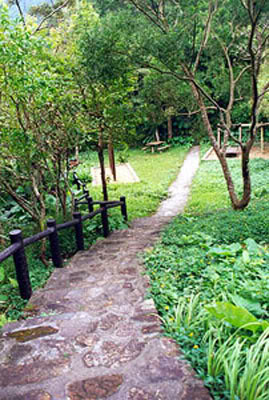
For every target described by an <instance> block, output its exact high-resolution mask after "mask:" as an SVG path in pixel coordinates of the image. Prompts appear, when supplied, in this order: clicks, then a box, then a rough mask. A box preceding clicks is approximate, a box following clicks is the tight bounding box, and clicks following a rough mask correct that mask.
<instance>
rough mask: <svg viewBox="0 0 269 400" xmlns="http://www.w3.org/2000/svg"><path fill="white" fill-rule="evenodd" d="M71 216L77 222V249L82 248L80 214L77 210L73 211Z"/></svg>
mask: <svg viewBox="0 0 269 400" xmlns="http://www.w3.org/2000/svg"><path fill="white" fill-rule="evenodd" d="M73 217H74V218H75V219H76V220H77V221H78V223H77V224H76V225H75V233H76V244H77V250H84V238H83V226H82V220H81V214H80V213H79V212H75V213H74V214H73Z"/></svg>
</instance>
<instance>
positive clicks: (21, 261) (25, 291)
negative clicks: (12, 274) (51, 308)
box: [9, 229, 32, 300]
mask: <svg viewBox="0 0 269 400" xmlns="http://www.w3.org/2000/svg"><path fill="white" fill-rule="evenodd" d="M9 237H10V240H11V243H12V244H14V243H19V244H20V248H19V249H18V250H17V251H16V252H15V253H14V254H13V259H14V264H15V268H16V276H17V281H18V284H19V290H20V295H21V297H22V298H23V299H24V300H29V299H30V297H31V295H32V288H31V282H30V277H29V271H28V265H27V260H26V256H25V252H24V246H23V240H22V234H21V230H20V229H15V230H14V231H11V232H10V234H9Z"/></svg>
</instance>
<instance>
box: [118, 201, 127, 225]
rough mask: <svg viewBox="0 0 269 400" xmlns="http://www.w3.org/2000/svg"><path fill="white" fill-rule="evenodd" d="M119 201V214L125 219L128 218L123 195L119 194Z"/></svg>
mask: <svg viewBox="0 0 269 400" xmlns="http://www.w3.org/2000/svg"><path fill="white" fill-rule="evenodd" d="M120 201H122V203H123V204H122V205H121V214H122V216H123V218H124V220H125V221H127V220H128V215H127V208H126V198H125V196H121V197H120Z"/></svg>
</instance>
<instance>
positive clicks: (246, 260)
mask: <svg viewBox="0 0 269 400" xmlns="http://www.w3.org/2000/svg"><path fill="white" fill-rule="evenodd" d="M242 257H243V262H244V264H249V263H250V257H249V252H248V251H247V250H244V251H243V254H242Z"/></svg>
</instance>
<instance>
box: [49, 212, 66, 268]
mask: <svg viewBox="0 0 269 400" xmlns="http://www.w3.org/2000/svg"><path fill="white" fill-rule="evenodd" d="M47 227H48V228H53V232H52V233H51V234H50V235H49V241H50V251H51V257H52V261H53V264H54V266H55V267H56V268H61V267H62V266H63V260H62V257H61V251H60V245H59V237H58V233H57V229H56V221H55V219H49V220H48V221H47Z"/></svg>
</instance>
